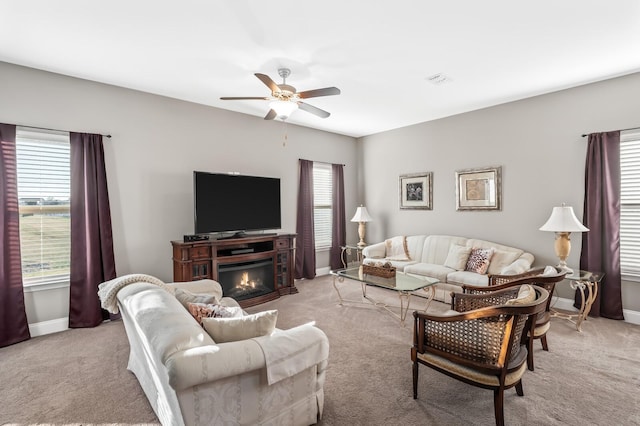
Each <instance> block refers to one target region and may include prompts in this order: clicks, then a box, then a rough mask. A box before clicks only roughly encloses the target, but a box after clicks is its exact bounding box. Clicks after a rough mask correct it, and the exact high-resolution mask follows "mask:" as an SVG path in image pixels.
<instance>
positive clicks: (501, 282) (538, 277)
mask: <svg viewBox="0 0 640 426" xmlns="http://www.w3.org/2000/svg"><path fill="white" fill-rule="evenodd" d="M544 269H545V268H538V269H532V270H530V271H527V272H524V273H522V274H518V275H492V276H490V277H489V287H480V286H473V285H463V286H462V292H463V293H468V294H487V293H490V292H493V291H497V290H503V289H505V288H509V287H514V286H521V285H522V284H532V285H537V286H539V287H542V288H544V289H545V290H547V291H548V292H549V299H548V300H547V306H546V307H545V310H544V312H543V313H541V314H540V315H538V316H537V317H536V321H535V326H534V327H533V331H531V330H529V331H528V332H527V336H526V337H527V340H528V341H527V352H528V355H527V366H528V367H529V370H531V371H533V370H534V362H533V342H534V340H536V339H540V343H542V349H543V350H545V351H547V352H548V351H549V344H548V342H547V331H549V328H551V296H553V291H554V289H555V287H556V283H559V282H560V281H562V280H563V279H564V276H565V275H566V271H564V270H562V269H560V268H555V270H556V272H555V273H554V274H550V275H542V273H543V272H544Z"/></svg>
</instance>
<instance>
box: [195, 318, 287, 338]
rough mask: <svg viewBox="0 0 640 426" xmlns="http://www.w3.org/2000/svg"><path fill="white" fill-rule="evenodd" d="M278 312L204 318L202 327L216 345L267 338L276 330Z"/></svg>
mask: <svg viewBox="0 0 640 426" xmlns="http://www.w3.org/2000/svg"><path fill="white" fill-rule="evenodd" d="M277 319H278V311H277V310H271V311H264V312H259V313H257V314H253V315H246V316H243V317H240V318H203V319H202V325H203V327H204V329H205V330H206V331H207V333H209V335H210V336H211V338H212V339H213V340H214V341H215V342H216V343H225V342H236V341H238V340H246V339H251V338H253V337H260V336H267V335H269V334H271V333H273V330H275V329H276V321H277Z"/></svg>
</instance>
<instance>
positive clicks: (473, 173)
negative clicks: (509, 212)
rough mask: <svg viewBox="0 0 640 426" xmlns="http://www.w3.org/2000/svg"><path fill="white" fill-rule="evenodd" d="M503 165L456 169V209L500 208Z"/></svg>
mask: <svg viewBox="0 0 640 426" xmlns="http://www.w3.org/2000/svg"><path fill="white" fill-rule="evenodd" d="M501 208H502V167H486V168H482V169H466V170H458V171H456V210H458V211H460V210H500V209H501Z"/></svg>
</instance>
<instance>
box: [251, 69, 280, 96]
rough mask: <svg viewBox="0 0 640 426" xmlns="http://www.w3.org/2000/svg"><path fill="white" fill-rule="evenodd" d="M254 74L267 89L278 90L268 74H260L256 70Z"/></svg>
mask: <svg viewBox="0 0 640 426" xmlns="http://www.w3.org/2000/svg"><path fill="white" fill-rule="evenodd" d="M254 75H255V76H256V77H258V78H259V79H260V81H261V82H263V83H264V84H265V85H266V86H267V87H268V88H269V89H271V92H277V91H278V90H280V88H279V87H278V85H277V84H276V82H275V81H273V80H271V77H269V76H268V75H266V74H260V73H258V72H257V73H255V74H254Z"/></svg>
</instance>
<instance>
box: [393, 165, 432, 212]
mask: <svg viewBox="0 0 640 426" xmlns="http://www.w3.org/2000/svg"><path fill="white" fill-rule="evenodd" d="M399 183H400V191H399V194H400V209H401V210H432V209H433V172H423V173H411V174H405V175H400V179H399Z"/></svg>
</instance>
